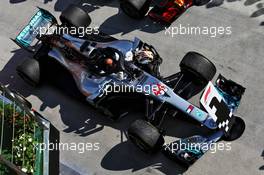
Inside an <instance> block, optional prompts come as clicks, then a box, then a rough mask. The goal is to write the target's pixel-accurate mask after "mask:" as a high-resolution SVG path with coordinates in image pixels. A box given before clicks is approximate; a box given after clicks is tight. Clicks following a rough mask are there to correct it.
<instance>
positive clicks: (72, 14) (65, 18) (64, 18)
mask: <svg viewBox="0 0 264 175" xmlns="http://www.w3.org/2000/svg"><path fill="white" fill-rule="evenodd" d="M60 20H61V22H62V24H63V25H65V26H68V27H84V28H87V27H89V25H90V24H91V21H92V20H91V18H90V16H89V14H88V13H87V12H86V11H84V10H83V9H81V8H80V7H78V6H76V5H70V6H68V7H67V8H66V9H65V10H63V11H62V13H61V15H60Z"/></svg>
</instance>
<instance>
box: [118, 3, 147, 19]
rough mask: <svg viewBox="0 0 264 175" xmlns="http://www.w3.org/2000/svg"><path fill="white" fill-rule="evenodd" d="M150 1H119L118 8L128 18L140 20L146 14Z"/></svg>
mask: <svg viewBox="0 0 264 175" xmlns="http://www.w3.org/2000/svg"><path fill="white" fill-rule="evenodd" d="M150 3H151V0H121V2H120V8H121V9H122V11H123V12H124V13H125V14H126V15H127V16H129V17H131V18H134V19H142V18H144V16H145V15H146V14H147V12H148V10H149V7H150Z"/></svg>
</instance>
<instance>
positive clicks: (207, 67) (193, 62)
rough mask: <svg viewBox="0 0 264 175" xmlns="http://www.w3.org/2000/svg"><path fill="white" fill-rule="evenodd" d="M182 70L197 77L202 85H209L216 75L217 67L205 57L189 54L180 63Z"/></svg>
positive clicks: (193, 53) (194, 53)
mask: <svg viewBox="0 0 264 175" xmlns="http://www.w3.org/2000/svg"><path fill="white" fill-rule="evenodd" d="M180 67H181V70H182V71H183V72H188V73H191V74H193V75H195V76H196V78H198V79H199V80H200V81H201V82H202V83H205V84H207V83H208V81H211V80H212V79H213V77H214V75H215V73H216V67H215V65H214V64H213V63H212V62H211V61H210V60H208V59H207V58H206V57H204V56H203V55H201V54H199V53H196V52H188V53H187V54H186V55H185V56H184V57H183V59H182V61H181V63H180Z"/></svg>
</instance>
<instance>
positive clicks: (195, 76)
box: [14, 6, 245, 165]
mask: <svg viewBox="0 0 264 175" xmlns="http://www.w3.org/2000/svg"><path fill="white" fill-rule="evenodd" d="M60 20H61V24H59V23H58V22H57V20H56V19H55V17H54V16H53V15H51V14H50V13H49V12H48V11H46V10H43V9H39V11H38V12H37V14H36V15H35V16H33V17H32V19H31V20H30V22H29V24H28V25H27V26H26V27H25V28H24V29H23V30H22V32H20V34H19V35H18V36H17V37H16V38H15V39H14V41H15V42H16V43H17V44H18V45H20V46H21V47H22V48H25V49H27V50H29V51H31V52H33V53H34V56H33V58H30V59H26V60H25V61H24V62H23V63H22V64H21V65H20V66H18V67H17V72H18V74H19V75H20V76H21V77H22V78H23V79H24V80H25V81H26V82H28V83H29V84H31V85H33V86H38V85H40V84H41V83H43V82H44V81H48V82H52V83H54V84H56V85H57V86H59V87H60V88H61V89H63V90H66V91H67V92H69V93H71V94H72V95H76V96H78V97H80V98H82V99H84V100H85V101H87V102H88V103H89V104H91V105H92V106H94V107H95V108H97V109H99V110H100V111H102V112H103V113H104V114H105V115H106V116H109V117H110V118H112V119H115V120H116V119H119V118H121V117H124V116H125V115H126V114H127V113H128V111H129V108H130V109H131V105H133V109H135V108H136V106H140V107H141V109H143V110H144V111H145V118H144V120H143V119H142V120H136V121H135V122H133V123H132V124H131V127H130V128H129V129H128V132H127V136H128V138H129V139H130V140H131V141H132V142H133V143H135V145H137V146H138V147H139V148H140V149H142V150H143V151H145V152H148V153H153V152H156V151H160V150H163V152H164V154H165V155H167V156H168V157H170V158H172V159H175V160H178V161H180V162H182V163H184V164H187V165H190V164H192V163H193V162H194V161H195V160H197V159H198V158H199V157H201V156H202V155H203V154H204V153H205V152H206V151H208V149H207V150H206V149H203V148H204V147H201V146H199V145H207V146H210V145H211V144H213V143H216V142H217V141H219V140H221V139H224V140H228V141H232V140H235V139H237V138H239V137H240V136H241V135H242V134H243V132H244V129H245V123H244V121H243V120H242V119H241V118H240V117H237V116H235V115H234V113H235V111H236V109H237V107H238V105H239V102H240V100H241V97H242V95H243V93H244V91H245V88H244V87H242V86H241V85H239V84H237V83H235V82H233V81H231V80H227V79H225V78H224V77H223V76H221V75H220V76H219V77H218V78H217V80H216V83H215V85H214V84H213V83H212V82H211V80H212V79H213V77H214V75H215V73H216V67H215V66H214V64H213V63H212V62H211V61H210V60H208V59H207V58H206V57H204V56H203V55H201V54H199V53H196V52H188V53H187V54H186V55H185V56H184V58H183V59H182V61H181V63H180V68H181V71H180V72H178V73H176V74H173V75H171V76H169V77H163V76H161V75H160V71H159V67H160V64H161V63H162V58H161V57H160V55H159V54H158V52H157V51H156V50H155V48H154V47H153V46H151V45H149V44H147V43H144V42H143V41H141V40H140V39H138V38H135V39H134V40H132V41H130V40H117V39H115V38H113V37H110V36H107V35H105V34H102V33H101V32H98V33H94V34H86V35H84V36H82V37H80V36H77V35H74V34H65V33H63V34H58V33H48V34H43V33H42V34H41V35H40V30H39V29H40V27H47V26H48V28H51V27H56V28H59V27H64V28H66V29H67V28H80V27H82V28H87V27H89V25H90V22H91V19H90V17H89V15H88V14H87V13H86V12H85V11H84V10H82V9H81V8H79V7H77V6H69V7H68V8H67V9H66V10H64V11H63V12H62V14H61V16H60ZM35 41H37V42H35ZM34 42H35V44H34V45H33V44H32V43H34ZM203 89H205V90H204V93H203V95H202V97H201V100H200V103H201V105H202V107H201V108H199V107H197V106H196V105H194V104H192V103H190V102H189V101H187V100H188V99H190V98H191V97H192V96H194V95H195V94H197V93H198V91H199V92H200V91H201V90H203ZM178 112H181V113H182V115H184V116H186V117H187V118H192V119H194V120H196V121H197V122H199V123H200V124H201V125H203V126H205V127H207V128H208V129H209V130H210V131H211V134H210V135H207V136H201V135H198V136H193V137H190V138H184V139H181V140H180V141H176V142H173V143H171V144H168V145H167V144H165V145H164V132H163V129H162V127H161V126H162V123H163V121H164V119H165V118H166V117H170V116H174V115H175V113H178ZM180 143H190V144H191V143H193V144H195V145H198V146H195V147H194V148H193V147H192V148H189V147H187V148H184V149H182V148H181V147H179V146H177V145H178V144H180ZM175 146H177V149H175Z"/></svg>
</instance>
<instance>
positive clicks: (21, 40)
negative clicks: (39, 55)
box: [12, 7, 57, 52]
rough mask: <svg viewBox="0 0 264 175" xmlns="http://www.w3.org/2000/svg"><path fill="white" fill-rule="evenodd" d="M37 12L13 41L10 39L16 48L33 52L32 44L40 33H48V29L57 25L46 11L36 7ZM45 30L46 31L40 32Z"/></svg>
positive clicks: (54, 19) (34, 44)
mask: <svg viewBox="0 0 264 175" xmlns="http://www.w3.org/2000/svg"><path fill="white" fill-rule="evenodd" d="M38 9H39V10H38V12H37V13H36V14H35V15H34V16H33V17H32V18H31V19H30V21H29V23H28V24H27V25H26V26H25V27H24V28H23V29H22V31H21V32H20V33H19V34H18V35H17V37H16V38H15V39H12V40H13V41H14V42H15V43H16V44H17V45H18V46H20V47H21V48H24V49H26V50H28V51H31V52H32V51H34V46H36V45H37V44H38V41H37V42H35V43H34V41H35V39H36V38H37V36H38V35H39V34H40V32H43V31H46V32H47V31H48V29H49V28H50V27H51V26H53V25H54V24H57V20H56V18H55V17H54V16H53V15H52V14H51V13H50V12H48V11H47V10H44V9H42V8H39V7H38ZM42 29H46V30H42Z"/></svg>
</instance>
